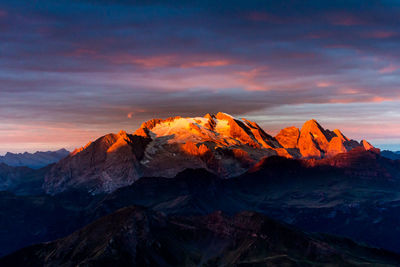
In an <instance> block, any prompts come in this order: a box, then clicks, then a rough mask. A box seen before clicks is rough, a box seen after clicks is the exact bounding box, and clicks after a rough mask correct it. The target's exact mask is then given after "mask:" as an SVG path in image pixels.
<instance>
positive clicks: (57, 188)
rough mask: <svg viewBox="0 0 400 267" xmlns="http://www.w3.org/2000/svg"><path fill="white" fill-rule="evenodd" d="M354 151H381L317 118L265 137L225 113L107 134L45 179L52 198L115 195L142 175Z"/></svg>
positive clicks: (221, 172)
mask: <svg viewBox="0 0 400 267" xmlns="http://www.w3.org/2000/svg"><path fill="white" fill-rule="evenodd" d="M356 147H364V148H366V149H367V150H374V151H375V152H376V153H379V151H378V150H377V149H376V148H374V147H373V146H372V145H370V144H369V143H368V142H367V141H365V140H363V141H362V142H361V143H358V142H357V141H354V140H350V139H349V138H347V137H345V136H344V135H343V134H342V133H341V132H340V131H339V130H337V129H336V130H334V131H330V130H326V129H323V128H322V126H321V125H320V124H318V122H317V121H315V120H310V121H308V122H306V123H305V124H304V125H303V127H302V128H301V130H300V129H297V128H294V127H290V128H286V129H283V130H282V131H281V132H280V133H279V134H278V135H277V136H275V137H272V136H271V135H269V134H267V133H266V132H265V131H264V130H263V129H262V128H261V127H260V126H259V125H258V124H256V123H254V122H251V121H249V120H246V119H237V118H234V117H232V116H230V115H228V114H225V113H221V112H220V113H218V114H216V115H212V114H207V115H206V116H204V117H194V118H182V117H173V118H169V119H165V120H162V119H153V120H150V121H147V122H145V123H143V124H142V126H141V127H140V128H139V129H137V130H136V131H135V132H134V133H133V134H129V133H126V132H123V131H121V132H120V133H118V134H108V135H106V136H103V137H101V138H99V139H97V140H96V141H94V142H91V143H89V144H87V145H86V146H85V147H83V148H80V149H77V150H75V151H74V152H72V153H71V154H70V155H69V156H68V157H66V158H65V159H63V160H61V161H60V162H58V163H57V164H56V165H55V166H54V167H53V168H52V169H51V171H50V172H49V173H48V174H47V175H46V178H45V183H44V185H43V188H44V189H45V190H46V192H48V193H50V194H57V193H59V192H63V191H65V190H70V189H85V190H87V191H90V192H91V193H95V194H97V193H101V192H112V191H114V190H115V189H117V188H120V187H123V186H127V185H130V184H132V183H133V182H134V181H136V180H138V179H139V178H140V177H143V176H148V177H150V176H163V177H174V176H175V175H176V174H177V173H179V172H181V171H183V170H184V169H186V168H204V169H207V170H208V171H210V172H212V173H215V174H216V175H218V176H220V177H224V178H227V177H233V176H237V175H240V174H242V173H244V172H246V171H247V170H248V169H249V168H251V167H253V166H254V165H255V164H256V163H257V162H259V161H260V160H261V159H262V158H264V157H269V156H274V155H279V156H283V157H287V158H303V159H307V158H315V159H321V158H327V157H332V156H334V155H336V154H339V153H343V152H348V151H350V150H352V149H354V148H356Z"/></svg>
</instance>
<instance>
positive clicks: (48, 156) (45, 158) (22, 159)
mask: <svg viewBox="0 0 400 267" xmlns="http://www.w3.org/2000/svg"><path fill="white" fill-rule="evenodd" d="M68 154H69V152H68V151H67V150H65V149H60V150H57V151H47V152H36V153H28V152H25V153H19V154H14V153H10V152H8V153H7V154H5V155H4V156H0V163H4V164H7V165H9V166H13V167H22V166H24V167H29V168H32V169H40V168H42V167H45V166H47V165H49V164H52V163H56V162H58V161H59V160H60V159H63V158H65V157H66V156H68Z"/></svg>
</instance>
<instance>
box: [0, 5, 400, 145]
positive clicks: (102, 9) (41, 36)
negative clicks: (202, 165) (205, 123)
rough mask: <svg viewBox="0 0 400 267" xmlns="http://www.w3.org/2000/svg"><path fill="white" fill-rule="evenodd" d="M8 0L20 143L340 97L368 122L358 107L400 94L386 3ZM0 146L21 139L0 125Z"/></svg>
mask: <svg viewBox="0 0 400 267" xmlns="http://www.w3.org/2000/svg"><path fill="white" fill-rule="evenodd" d="M3 2H4V3H3V5H2V9H1V10H0V29H1V31H2V34H1V36H0V44H1V45H0V48H1V49H2V51H5V53H3V54H2V60H1V61H0V121H1V123H2V124H7V125H8V127H10V129H11V128H12V129H16V130H15V131H16V132H18V134H16V136H19V137H20V140H24V136H25V138H26V140H27V141H26V142H27V144H28V143H29V146H34V143H35V142H36V143H37V144H38V145H39V144H41V145H40V146H42V142H44V141H45V140H54V142H53V141H52V142H53V143H52V144H56V143H60V144H66V143H68V144H69V146H72V145H73V144H76V145H81V143H82V139H86V138H89V137H93V136H95V135H96V134H102V133H104V134H105V133H107V132H110V131H119V130H120V129H126V130H132V131H133V130H134V129H135V128H136V127H138V126H139V125H140V123H141V122H142V120H146V119H149V118H151V117H167V116H170V115H177V114H179V115H184V116H185V115H187V116H191V115H201V114H205V113H207V112H217V111H225V112H228V113H233V114H235V115H241V114H242V115H243V114H250V113H254V112H259V111H262V112H265V113H268V112H270V111H271V110H274V109H278V108H280V107H281V108H282V107H289V108H285V109H282V110H284V111H285V112H286V113H285V114H283V113H282V114H281V115H282V117H283V118H284V117H285V116H291V118H295V115H296V114H297V108H296V107H298V106H299V105H311V106H312V105H315V106H316V107H318V108H315V109H312V108H310V109H308V110H307V112H309V113H308V115H309V117H314V116H313V115H314V114H313V112H315V110H316V111H318V113H320V114H328V111H331V109H330V108H329V107H331V106H332V105H335V104H334V103H338V104H337V105H341V106H340V107H341V108H343V109H344V110H346V106H348V107H350V106H351V111H352V113H350V114H352V116H354V117H357V118H358V119H359V120H360V121H363V120H364V119H365V117H363V116H370V115H371V114H368V115H366V113H361V114H357V110H356V108H354V107H356V106H357V105H358V104H359V105H360V106H363V105H364V103H369V104H370V105H380V104H381V103H391V102H396V101H398V98H399V90H398V89H399V86H400V79H399V78H398V77H397V76H395V75H393V74H395V73H396V72H397V71H398V66H400V49H399V43H400V42H399V37H400V36H399V34H398V33H399V26H400V25H399V20H398V17H399V14H400V6H399V5H396V4H395V3H393V2H382V3H379V4H377V3H375V2H369V3H364V4H363V5H362V8H361V5H360V3H359V1H355V0H354V1H353V0H351V1H350V0H349V1H336V2H329V3H328V2H321V1H309V2H308V4H307V5H304V2H303V1H291V2H290V4H284V3H282V2H281V1H267V2H266V1H264V2H263V1H246V2H243V1H221V2H220V3H219V5H215V4H213V2H211V1H192V2H191V1H135V2H131V1H112V2H110V1H94V0H92V1H64V0H62V1H57V2H54V1H50V0H45V1H43V2H41V3H40V4H39V3H25V2H24V1H20V0H16V1H3ZM5 18H6V19H5ZM382 101H383V102H382ZM290 107H292V108H290ZM389 108H393V106H391V105H390V106H389V107H388V109H389ZM373 112H378V111H377V110H373ZM387 112H389V110H387V111H385V114H387ZM292 114H294V115H292ZM329 114H330V116H331V117H332V118H338V119H340V118H339V117H340V116H339V115H338V114H336V113H329ZM326 116H328V115H326ZM385 116H388V115H385ZM354 123H355V125H359V127H365V125H363V124H361V123H359V124H357V122H354ZM278 124H279V123H277V124H276V125H278ZM21 125H29V127H31V128H30V129H32V130H31V131H23V130H21V128H19V126H21ZM55 125H56V126H57V127H53V126H55ZM279 125H280V124H279ZM62 127H66V128H69V129H75V131H76V132H75V133H76V134H75V133H74V134H72V133H71V134H67V131H66V134H65V135H63V134H62V133H63V131H62V130H59V129H61V128H62ZM338 128H340V125H339V126H338ZM80 129H81V130H80ZM79 131H82V135H81V136H84V138H79V137H78V136H79V134H78V132H79ZM387 132H388V136H391V137H393V136H392V133H389V130H387ZM88 133H89V134H88ZM376 134H377V135H379V136H381V137H384V136H385V132H377V133H376ZM32 135H41V136H47V137H48V138H45V137H43V138H44V139H35V138H33V137H32ZM63 136H64V137H63ZM29 138H33V139H32V140H30V141H29V142H28V140H29ZM0 139H1V140H3V144H6V143H7V144H13V143H15V142H17V140H16V139H15V138H12V134H11V135H10V133H9V132H8V133H7V134H5V132H4V131H3V132H1V131H0ZM4 140H5V141H4ZM11 146H12V145H10V146H9V147H11Z"/></svg>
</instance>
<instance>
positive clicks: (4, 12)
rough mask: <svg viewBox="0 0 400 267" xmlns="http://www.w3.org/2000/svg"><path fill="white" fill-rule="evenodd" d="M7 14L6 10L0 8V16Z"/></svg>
mask: <svg viewBox="0 0 400 267" xmlns="http://www.w3.org/2000/svg"><path fill="white" fill-rule="evenodd" d="M5 16H7V12H6V11H5V10H1V9H0V18H2V17H5Z"/></svg>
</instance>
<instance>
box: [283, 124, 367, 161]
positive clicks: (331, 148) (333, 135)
mask: <svg viewBox="0 0 400 267" xmlns="http://www.w3.org/2000/svg"><path fill="white" fill-rule="evenodd" d="M275 139H276V140H278V141H279V143H280V144H281V145H282V146H283V147H284V148H286V149H288V150H289V149H291V150H292V152H291V154H292V155H296V158H317V159H320V158H325V157H332V156H335V155H337V154H340V153H345V152H348V151H350V150H352V149H354V148H356V147H361V146H364V145H363V144H360V143H358V142H357V141H354V140H350V139H348V138H347V137H346V136H344V135H343V134H342V133H341V132H340V130H338V129H335V130H334V131H330V130H327V129H324V128H323V127H322V126H321V125H320V124H319V123H318V122H317V121H316V120H309V121H307V122H306V123H304V125H303V127H302V128H301V130H299V129H298V128H296V127H289V128H285V129H283V130H281V131H280V132H279V134H278V135H277V136H275ZM371 147H372V146H371ZM293 151H296V152H298V154H296V153H295V152H293Z"/></svg>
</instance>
